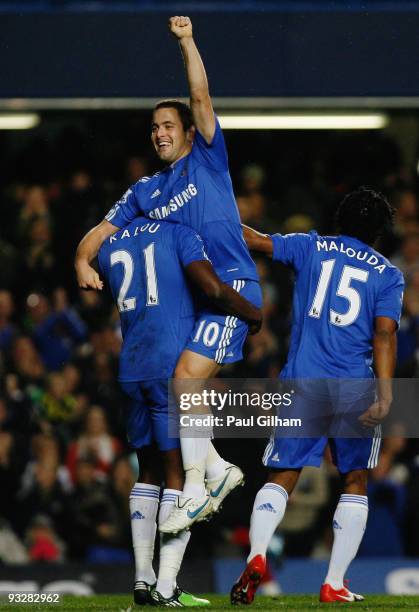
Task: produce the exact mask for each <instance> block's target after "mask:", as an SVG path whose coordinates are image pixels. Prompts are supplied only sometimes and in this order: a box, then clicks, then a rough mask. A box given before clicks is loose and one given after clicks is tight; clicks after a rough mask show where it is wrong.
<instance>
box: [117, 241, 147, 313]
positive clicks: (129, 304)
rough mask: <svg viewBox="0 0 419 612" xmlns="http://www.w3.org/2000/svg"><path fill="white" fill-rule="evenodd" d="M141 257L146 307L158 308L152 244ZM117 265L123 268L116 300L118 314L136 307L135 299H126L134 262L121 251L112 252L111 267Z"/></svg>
mask: <svg viewBox="0 0 419 612" xmlns="http://www.w3.org/2000/svg"><path fill="white" fill-rule="evenodd" d="M143 256H144V266H145V273H146V279H147V301H146V305H147V306H158V304H159V290H158V287H157V274H156V266H155V261H154V242H152V243H151V244H149V245H148V247H147V248H145V249H143ZM118 263H120V264H122V265H123V267H124V275H123V278H122V283H121V286H120V288H119V293H118V298H117V304H118V310H119V312H127V311H128V310H134V309H135V307H136V306H137V298H136V297H127V294H128V293H129V290H130V286H131V283H132V277H133V276H134V260H133V258H132V255H131V253H129V252H128V251H123V250H121V251H114V252H113V253H112V254H111V266H114V265H115V264H118Z"/></svg>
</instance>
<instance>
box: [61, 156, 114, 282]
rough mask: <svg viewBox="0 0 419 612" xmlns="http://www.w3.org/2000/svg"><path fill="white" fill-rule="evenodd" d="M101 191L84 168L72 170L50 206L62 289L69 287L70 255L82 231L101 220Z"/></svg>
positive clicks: (70, 280) (102, 196)
mask: <svg viewBox="0 0 419 612" xmlns="http://www.w3.org/2000/svg"><path fill="white" fill-rule="evenodd" d="M103 202H104V194H103V188H102V186H101V185H100V184H98V183H96V182H95V181H94V180H93V177H92V174H91V172H90V171H89V170H88V169H87V168H83V167H82V168H78V169H76V170H74V171H73V172H72V173H71V174H70V177H69V180H68V182H67V183H66V184H65V186H64V189H63V192H62V194H61V198H59V199H58V201H57V202H56V203H55V206H54V210H53V213H54V225H55V232H54V249H55V252H56V253H57V256H58V259H59V267H60V271H61V274H62V278H63V279H64V284H65V286H66V287H71V286H72V284H73V256H74V251H75V249H76V247H77V245H78V243H79V242H80V240H81V238H82V237H83V236H84V234H85V233H86V231H87V230H88V229H89V228H90V227H91V226H92V225H94V224H95V223H96V221H97V219H98V218H100V216H101V210H102V209H101V207H102V205H103ZM61 282H62V281H61Z"/></svg>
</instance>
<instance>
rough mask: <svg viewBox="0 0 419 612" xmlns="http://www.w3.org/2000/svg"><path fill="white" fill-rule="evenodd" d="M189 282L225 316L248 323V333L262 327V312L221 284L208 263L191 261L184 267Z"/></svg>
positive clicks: (227, 286)
mask: <svg viewBox="0 0 419 612" xmlns="http://www.w3.org/2000/svg"><path fill="white" fill-rule="evenodd" d="M186 273H187V275H188V277H189V279H190V280H191V282H192V283H193V284H194V285H195V286H196V287H197V288H198V289H200V290H201V291H202V292H203V293H204V295H205V296H206V297H207V298H208V299H209V300H211V301H212V302H214V303H215V304H216V305H217V306H218V308H219V309H220V310H222V311H223V312H225V313H226V314H229V315H233V316H235V317H238V318H239V319H241V320H242V321H245V322H246V323H248V325H249V328H250V333H254V334H255V333H257V332H258V331H259V329H260V328H261V325H262V311H261V310H260V309H259V308H256V306H254V305H253V304H252V303H251V302H248V301H247V300H246V299H245V298H243V297H242V296H241V295H240V294H239V293H238V292H237V291H235V290H234V289H232V287H230V286H229V285H226V284H225V283H223V282H222V281H221V280H220V279H219V278H218V276H217V275H216V273H215V271H214V268H213V267H212V265H211V264H210V262H209V261H193V262H192V263H190V264H189V265H188V266H187V267H186Z"/></svg>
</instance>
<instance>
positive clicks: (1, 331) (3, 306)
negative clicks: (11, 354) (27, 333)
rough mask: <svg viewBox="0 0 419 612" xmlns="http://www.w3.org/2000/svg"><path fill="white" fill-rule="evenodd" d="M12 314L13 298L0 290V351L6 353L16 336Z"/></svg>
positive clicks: (7, 292)
mask: <svg viewBox="0 0 419 612" xmlns="http://www.w3.org/2000/svg"><path fill="white" fill-rule="evenodd" d="M13 312H14V303H13V297H12V294H11V293H10V291H4V290H3V291H1V290H0V351H5V353H7V352H8V351H9V349H10V346H11V344H12V340H13V338H14V337H15V336H16V334H17V329H16V326H15V325H14V324H13V323H12V316H13Z"/></svg>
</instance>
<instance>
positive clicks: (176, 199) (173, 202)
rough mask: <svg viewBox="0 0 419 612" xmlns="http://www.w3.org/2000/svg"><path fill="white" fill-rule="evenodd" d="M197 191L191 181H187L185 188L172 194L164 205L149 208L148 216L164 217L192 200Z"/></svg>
mask: <svg viewBox="0 0 419 612" xmlns="http://www.w3.org/2000/svg"><path fill="white" fill-rule="evenodd" d="M197 193H198V189H197V188H196V187H195V185H194V184H193V183H189V185H188V186H187V187H186V189H184V190H183V191H181V192H180V193H177V194H176V195H175V196H173V198H171V199H170V200H169V203H168V204H167V205H166V206H160V207H159V208H155V209H154V210H151V211H150V212H149V213H148V216H149V217H151V219H164V218H165V217H168V216H169V215H170V214H172V213H173V212H176V211H177V210H178V209H179V208H182V206H183V205H184V204H187V203H188V202H189V201H190V200H192V198H194V197H195V196H196V195H197Z"/></svg>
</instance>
